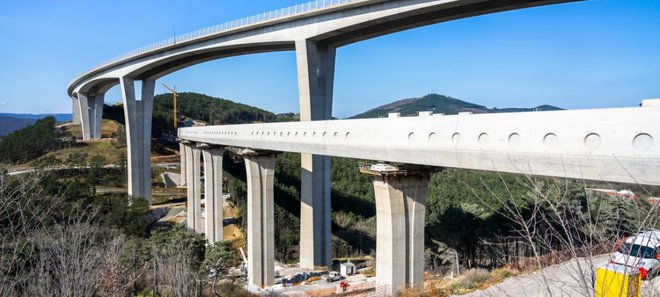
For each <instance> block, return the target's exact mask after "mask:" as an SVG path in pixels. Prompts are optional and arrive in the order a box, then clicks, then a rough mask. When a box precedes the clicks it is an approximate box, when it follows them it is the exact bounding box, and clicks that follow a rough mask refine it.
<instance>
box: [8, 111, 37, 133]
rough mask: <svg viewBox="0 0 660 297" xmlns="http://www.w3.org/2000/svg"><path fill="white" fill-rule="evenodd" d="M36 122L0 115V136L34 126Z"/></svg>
mask: <svg viewBox="0 0 660 297" xmlns="http://www.w3.org/2000/svg"><path fill="white" fill-rule="evenodd" d="M36 121H37V120H35V119H25V118H18V117H12V116H3V115H0V136H3V135H7V134H9V133H11V132H14V131H16V130H20V129H23V128H25V127H27V126H30V125H32V124H34V123H35V122H36Z"/></svg>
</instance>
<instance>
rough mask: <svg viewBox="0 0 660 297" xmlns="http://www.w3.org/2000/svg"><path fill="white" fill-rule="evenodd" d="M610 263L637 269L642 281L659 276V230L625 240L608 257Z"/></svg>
mask: <svg viewBox="0 0 660 297" xmlns="http://www.w3.org/2000/svg"><path fill="white" fill-rule="evenodd" d="M610 263H611V264H619V265H625V266H628V267H633V268H637V269H639V272H640V274H641V276H642V279H648V278H651V277H653V276H656V275H658V274H660V230H655V229H654V230H649V231H646V232H642V233H639V234H637V235H635V236H632V237H628V238H626V239H625V240H624V241H623V243H621V246H620V247H618V248H617V251H616V252H615V253H614V254H613V255H612V256H611V257H610Z"/></svg>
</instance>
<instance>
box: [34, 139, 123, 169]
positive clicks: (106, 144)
mask: <svg viewBox="0 0 660 297" xmlns="http://www.w3.org/2000/svg"><path fill="white" fill-rule="evenodd" d="M73 153H80V154H88V155H89V156H90V157H91V156H93V155H101V156H103V157H105V161H106V164H117V160H119V156H120V155H121V154H123V155H124V156H125V155H126V148H125V147H120V148H117V147H115V146H114V144H113V143H112V142H111V141H108V140H99V141H89V142H79V143H77V144H76V145H74V146H72V147H70V148H66V149H61V150H58V151H55V152H50V153H48V154H46V156H54V157H55V158H57V159H59V160H60V161H63V162H64V161H66V159H67V158H68V157H69V154H73Z"/></svg>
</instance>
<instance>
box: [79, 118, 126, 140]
mask: <svg viewBox="0 0 660 297" xmlns="http://www.w3.org/2000/svg"><path fill="white" fill-rule="evenodd" d="M121 126H123V125H122V124H120V123H118V122H116V121H113V120H108V119H103V122H102V123H101V138H111V137H113V134H115V133H116V132H117V130H118V129H119V127H121ZM67 131H69V133H71V135H73V136H74V137H76V138H82V128H81V127H80V125H73V124H72V125H68V126H67Z"/></svg>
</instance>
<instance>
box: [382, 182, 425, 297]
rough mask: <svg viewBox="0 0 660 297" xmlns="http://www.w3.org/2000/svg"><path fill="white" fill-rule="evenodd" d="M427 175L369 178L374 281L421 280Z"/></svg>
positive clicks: (388, 283)
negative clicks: (373, 203)
mask: <svg viewBox="0 0 660 297" xmlns="http://www.w3.org/2000/svg"><path fill="white" fill-rule="evenodd" d="M429 176H430V175H429V174H419V175H407V176H386V175H382V176H375V177H373V185H374V195H375V196H376V225H377V228H376V275H377V278H376V283H377V285H378V286H395V287H399V286H402V285H405V284H417V283H421V282H423V281H424V264H425V262H424V215H425V210H426V192H427V186H428V182H429Z"/></svg>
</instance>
